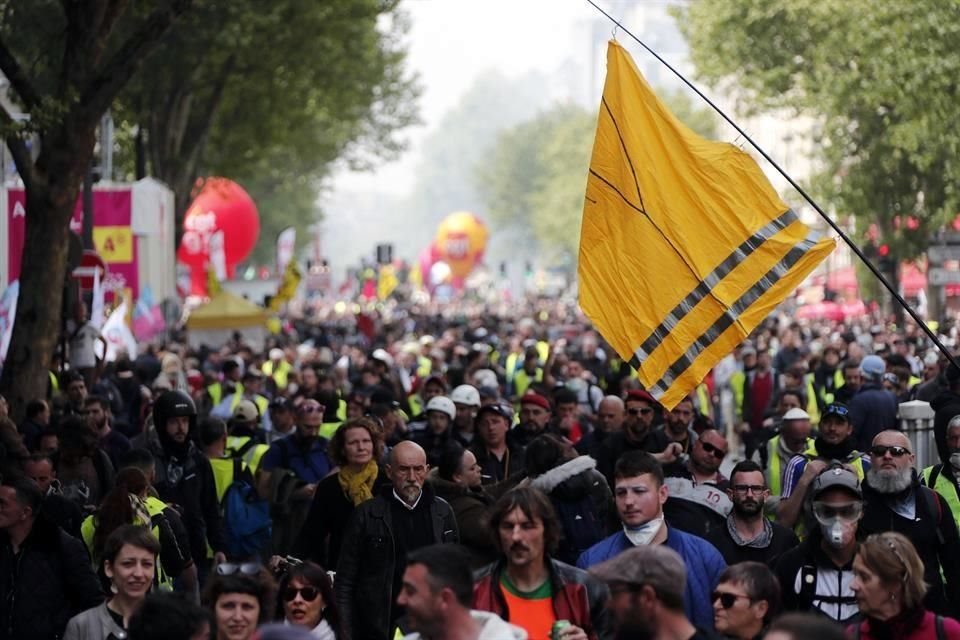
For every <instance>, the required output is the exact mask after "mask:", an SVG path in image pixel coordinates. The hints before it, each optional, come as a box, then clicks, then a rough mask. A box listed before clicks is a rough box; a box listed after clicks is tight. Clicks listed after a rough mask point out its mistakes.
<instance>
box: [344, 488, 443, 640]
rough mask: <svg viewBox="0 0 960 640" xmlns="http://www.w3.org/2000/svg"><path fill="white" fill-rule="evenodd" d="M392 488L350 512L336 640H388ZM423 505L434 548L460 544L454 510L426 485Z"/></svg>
mask: <svg viewBox="0 0 960 640" xmlns="http://www.w3.org/2000/svg"><path fill="white" fill-rule="evenodd" d="M392 491H393V489H392V487H389V488H385V490H384V491H383V492H382V493H381V494H380V495H379V496H377V497H376V498H374V499H373V500H368V501H367V502H364V503H363V504H362V505H360V506H359V507H357V509H356V510H355V511H354V512H353V516H352V517H351V519H350V523H349V525H348V526H347V531H346V533H345V534H344V536H343V545H342V547H341V549H340V562H339V564H338V565H337V579H336V582H335V589H336V596H337V607H338V608H339V609H340V625H341V633H340V634H338V636H337V637H338V638H339V639H340V640H389V638H390V623H391V621H392V619H393V616H392V615H391V612H392V609H393V606H394V605H395V603H396V597H397V595H398V594H395V593H392V591H393V576H394V570H395V565H396V562H397V558H396V544H395V540H394V536H393V522H392V520H393V515H392V513H391V507H392V505H391V502H390V501H391V500H395V499H396V498H394V497H393V493H392ZM420 499H421V500H427V501H428V503H429V507H430V516H431V520H432V522H433V541H434V543H441V542H453V543H457V542H459V541H460V534H459V531H458V529H457V521H456V519H455V517H454V515H453V509H452V508H451V507H450V505H449V504H448V503H447V501H446V500H443V499H442V498H438V497H436V496H435V495H434V491H433V489H432V488H431V487H430V485H429V484H427V485H425V486H424V488H423V495H422V496H421V497H420Z"/></svg>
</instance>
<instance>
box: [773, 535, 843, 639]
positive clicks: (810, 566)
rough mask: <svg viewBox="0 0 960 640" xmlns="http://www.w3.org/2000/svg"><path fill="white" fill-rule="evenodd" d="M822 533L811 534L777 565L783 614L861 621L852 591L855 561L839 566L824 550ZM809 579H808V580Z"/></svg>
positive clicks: (775, 566) (777, 561)
mask: <svg viewBox="0 0 960 640" xmlns="http://www.w3.org/2000/svg"><path fill="white" fill-rule="evenodd" d="M822 540H823V538H822V536H821V534H820V531H819V530H815V531H811V532H810V535H809V536H807V537H806V538H805V539H804V541H803V542H801V543H800V546H798V547H794V548H793V549H790V550H789V551H787V552H786V553H784V554H783V555H782V556H780V558H778V559H777V560H776V561H775V562H774V567H773V572H774V573H775V574H776V576H777V579H778V580H779V581H780V590H781V597H782V602H783V609H784V611H810V612H811V613H816V614H820V615H822V616H825V617H827V618H830V619H831V620H835V621H837V622H841V623H844V624H846V623H849V622H852V621H855V620H857V619H859V617H860V610H859V608H858V607H857V598H856V596H855V595H854V593H853V589H851V588H850V583H851V582H852V580H853V560H852V559H851V561H850V562H849V563H848V564H846V565H845V566H842V567H838V566H836V565H835V564H834V563H833V561H832V560H831V559H830V557H829V556H827V554H826V553H825V552H824V551H823V549H821V547H820V544H821V542H822ZM808 578H809V580H808Z"/></svg>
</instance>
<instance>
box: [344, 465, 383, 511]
mask: <svg viewBox="0 0 960 640" xmlns="http://www.w3.org/2000/svg"><path fill="white" fill-rule="evenodd" d="M378 471H379V469H378V468H377V463H376V461H375V460H371V461H370V462H368V463H367V464H365V465H364V467H363V468H362V469H360V471H352V470H350V469H349V468H348V467H343V468H342V469H340V473H338V474H337V479H338V480H339V481H340V487H341V488H342V489H343V492H344V493H345V494H346V495H347V497H348V498H350V500H352V501H353V506H355V507H356V506H358V505H360V504H363V503H364V502H366V501H367V500H369V499H370V498H372V497H373V482H374V481H375V480H376V479H377V472H378Z"/></svg>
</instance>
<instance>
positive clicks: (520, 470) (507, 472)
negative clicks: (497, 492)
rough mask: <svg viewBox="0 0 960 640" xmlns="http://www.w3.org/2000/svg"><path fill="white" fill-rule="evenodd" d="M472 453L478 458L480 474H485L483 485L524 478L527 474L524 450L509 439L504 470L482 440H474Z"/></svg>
mask: <svg viewBox="0 0 960 640" xmlns="http://www.w3.org/2000/svg"><path fill="white" fill-rule="evenodd" d="M470 451H472V452H473V455H475V456H476V457H477V464H479V465H480V472H481V473H482V474H483V484H497V483H498V482H503V481H505V480H509V479H511V478H515V477H517V476H522V475H524V474H526V472H527V470H526V463H525V459H524V455H525V451H524V448H523V447H520V446H517V445H516V444H513V443H511V442H510V440H509V438H508V439H507V452H506V453H505V454H504V457H503V469H502V470H501V469H500V462H499V461H498V460H497V459H496V458H495V457H494V456H493V455H492V454H490V452H488V451H487V449H486V447H484V446H483V443H482V442H480V440H478V439H476V438H474V441H473V446H472V447H470Z"/></svg>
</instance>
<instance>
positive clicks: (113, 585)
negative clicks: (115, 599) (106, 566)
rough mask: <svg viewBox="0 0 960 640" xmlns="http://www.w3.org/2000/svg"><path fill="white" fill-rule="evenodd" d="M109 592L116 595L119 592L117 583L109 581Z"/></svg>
mask: <svg viewBox="0 0 960 640" xmlns="http://www.w3.org/2000/svg"><path fill="white" fill-rule="evenodd" d="M110 593H112V594H113V595H117V594H118V593H120V590H119V589H117V585H115V584H113V583H112V582H111V583H110Z"/></svg>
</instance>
